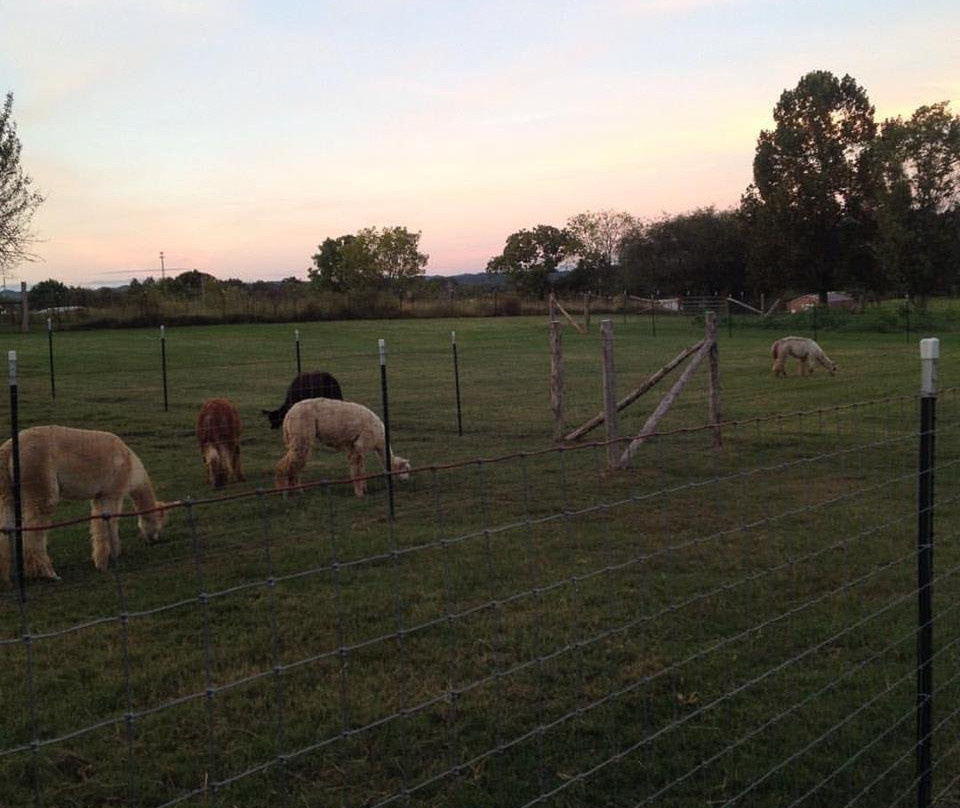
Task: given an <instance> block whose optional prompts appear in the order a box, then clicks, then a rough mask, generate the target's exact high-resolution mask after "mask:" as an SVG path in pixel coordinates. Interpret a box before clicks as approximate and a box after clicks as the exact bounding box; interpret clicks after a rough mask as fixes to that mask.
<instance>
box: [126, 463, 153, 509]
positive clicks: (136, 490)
mask: <svg viewBox="0 0 960 808" xmlns="http://www.w3.org/2000/svg"><path fill="white" fill-rule="evenodd" d="M137 476H138V477H140V480H139V481H138V482H137V484H136V485H134V486H133V488H131V489H130V499H132V500H133V504H134V505H135V506H136V508H137V510H138V511H148V510H150V509H151V508H155V507H156V506H157V497H156V495H155V494H154V493H153V485H152V484H151V483H150V478H149V477H148V476H147V472H146V471H142V472H141V473H140V474H138V475H137Z"/></svg>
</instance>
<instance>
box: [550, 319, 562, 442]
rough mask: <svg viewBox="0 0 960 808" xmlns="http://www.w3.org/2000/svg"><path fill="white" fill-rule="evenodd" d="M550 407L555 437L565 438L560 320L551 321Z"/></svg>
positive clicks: (556, 438) (558, 438)
mask: <svg viewBox="0 0 960 808" xmlns="http://www.w3.org/2000/svg"><path fill="white" fill-rule="evenodd" d="M550 409H551V410H552V412H553V439H554V440H562V439H563V338H562V332H561V331H560V322H559V321H557V320H551V321H550Z"/></svg>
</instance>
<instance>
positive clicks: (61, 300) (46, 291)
mask: <svg viewBox="0 0 960 808" xmlns="http://www.w3.org/2000/svg"><path fill="white" fill-rule="evenodd" d="M27 300H28V301H29V302H30V308H31V309H33V310H34V311H40V310H41V309H57V308H60V307H62V306H67V305H69V303H70V290H69V289H68V288H67V286H66V284H64V283H61V282H60V281H58V280H55V279H53V278H49V279H48V280H45V281H40V282H39V283H35V284H34V285H33V286H31V287H30V291H29V292H28V293H27Z"/></svg>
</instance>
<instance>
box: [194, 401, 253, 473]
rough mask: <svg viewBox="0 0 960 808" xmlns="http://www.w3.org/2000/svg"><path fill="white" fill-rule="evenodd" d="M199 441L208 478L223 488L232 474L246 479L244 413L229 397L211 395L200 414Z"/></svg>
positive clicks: (198, 417)
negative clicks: (242, 449) (242, 447)
mask: <svg viewBox="0 0 960 808" xmlns="http://www.w3.org/2000/svg"><path fill="white" fill-rule="evenodd" d="M197 441H198V442H199V444H200V454H201V455H202V456H203V462H204V465H206V467H207V481H208V482H209V483H210V485H212V486H213V487H214V488H222V487H223V486H224V485H226V484H227V481H228V480H229V479H230V477H231V475H232V476H233V477H235V478H236V479H237V480H245V479H246V477H244V476H243V469H242V468H241V467H240V416H239V415H238V414H237V410H236V408H235V407H234V406H233V404H231V403H230V401H229V399H226V398H211V399H209V400H208V401H205V402H204V403H203V406H202V407H201V408H200V413H199V414H198V415H197Z"/></svg>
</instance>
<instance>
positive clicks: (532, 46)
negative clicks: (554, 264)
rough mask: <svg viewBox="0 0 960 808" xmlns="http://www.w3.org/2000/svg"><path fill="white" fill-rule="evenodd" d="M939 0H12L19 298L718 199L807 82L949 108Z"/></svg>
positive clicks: (485, 241)
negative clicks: (22, 251) (29, 187)
mask: <svg viewBox="0 0 960 808" xmlns="http://www.w3.org/2000/svg"><path fill="white" fill-rule="evenodd" d="M958 21H960V14H958V13H957V8H956V1H955V0H950V2H939V1H936V0H916V2H885V1H884V0H872V1H871V2H869V3H868V2H865V0H851V2H847V3H843V4H836V3H834V2H832V1H831V2H816V1H815V2H807V3H797V2H795V1H793V2H786V1H785V2H779V1H778V0H584V1H583V2H571V1H566V2H565V1H564V0H549V1H547V0H536V1H533V0H507V1H505V2H500V1H499V0H497V1H496V2H476V3H461V2H453V0H449V1H448V2H440V1H439V0H419V1H418V0H405V1H403V2H401V0H352V2H349V3H329V2H323V1H321V0H264V1H263V2H261V1H260V0H247V2H243V1H242V0H193V1H191V0H138V2H136V3H131V2H126V1H125V0H11V2H8V3H5V4H4V12H3V25H2V27H0V93H6V92H13V94H14V110H13V112H14V119H15V121H16V123H17V127H18V133H19V137H20V140H21V142H22V144H23V153H22V157H21V160H22V165H23V168H24V170H25V171H26V172H27V173H28V174H30V175H31V176H32V177H33V179H34V182H35V184H36V186H37V187H38V189H39V190H40V191H41V192H42V193H44V194H45V195H46V197H47V201H46V202H45V203H44V204H43V206H42V207H41V208H40V210H39V211H38V212H37V214H36V216H35V218H34V230H35V233H36V236H37V239H38V241H37V243H36V245H35V248H34V251H35V252H36V253H37V255H38V257H39V260H38V261H36V262H33V263H25V264H22V265H20V266H18V267H14V268H13V270H14V276H15V277H16V278H17V279H18V280H24V281H26V282H27V283H28V284H32V283H35V282H37V281H40V280H43V279H45V278H56V279H58V280H61V281H63V282H65V283H68V284H77V285H100V284H105V283H106V284H116V283H120V282H125V281H128V280H129V279H130V278H131V277H137V276H139V277H142V276H143V275H145V274H148V273H149V274H154V275H158V274H159V269H160V262H159V254H160V251H163V252H164V253H165V262H166V267H167V269H168V270H172V271H177V270H182V269H199V270H201V271H204V272H209V273H211V274H213V275H215V276H217V277H220V278H227V277H239V278H242V279H244V280H255V279H265V280H269V279H279V278H283V277H287V276H290V275H294V276H296V277H300V278H305V277H306V270H307V268H308V266H309V265H310V257H311V255H312V254H313V253H314V252H315V251H316V248H317V245H318V244H319V243H320V242H321V241H323V239H324V238H327V237H328V236H332V237H336V236H339V235H343V234H345V233H352V232H355V231H356V230H358V229H360V228H362V227H367V226H381V227H382V226H393V225H401V226H404V227H407V228H408V229H409V230H411V231H420V232H421V233H422V236H421V240H420V247H421V250H422V251H423V252H426V253H428V254H429V256H430V261H429V263H428V265H427V272H428V273H429V274H453V273H457V272H479V271H482V270H483V269H484V268H485V266H486V263H487V261H488V259H489V258H491V257H492V256H494V255H496V254H498V253H499V252H500V251H501V250H502V248H503V244H504V240H505V239H506V237H507V236H508V235H509V234H510V233H512V232H514V231H516V230H519V229H521V228H524V227H532V226H534V225H537V224H541V223H542V224H554V225H557V226H562V225H563V224H564V223H565V222H566V220H567V219H568V218H569V217H570V216H572V215H574V214H577V213H581V212H584V211H589V210H594V211H596V210H602V209H614V210H623V211H627V212H629V213H632V214H633V215H635V216H637V217H640V218H642V219H651V218H656V217H659V216H661V215H663V214H677V213H682V212H685V211H688V210H692V209H694V208H697V207H702V206H707V205H715V206H717V207H718V208H725V207H729V206H732V205H735V204H736V203H737V201H738V200H739V198H740V194H741V193H742V192H743V190H744V188H745V187H746V186H747V184H748V183H749V182H750V180H751V164H752V159H753V152H754V148H755V145H756V140H757V135H758V134H759V132H760V130H761V129H764V128H770V127H771V126H772V115H771V113H772V110H773V107H774V105H775V104H776V102H777V100H778V98H779V96H780V93H781V92H782V91H783V90H784V89H788V88H793V87H795V86H796V83H797V81H798V80H799V78H800V77H801V76H802V75H804V74H805V73H807V72H809V71H811V70H829V71H831V72H833V73H834V74H836V75H838V76H841V75H843V74H844V73H849V74H850V75H851V76H853V77H854V79H856V80H857V81H858V82H859V83H860V84H861V85H862V86H863V87H864V88H865V89H866V91H867V93H868V94H869V96H870V99H871V101H872V102H873V104H874V105H875V106H876V108H877V119H878V121H880V120H883V119H884V118H886V117H890V116H894V115H904V116H909V115H910V114H911V113H912V112H913V111H914V110H915V109H916V108H917V107H919V106H921V105H923V104H930V103H934V102H937V101H943V100H949V101H951V102H953V103H952V105H951V109H952V111H954V112H958V111H960V109H958V108H960V47H958V44H957V43H958V42H960V23H958Z"/></svg>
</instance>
